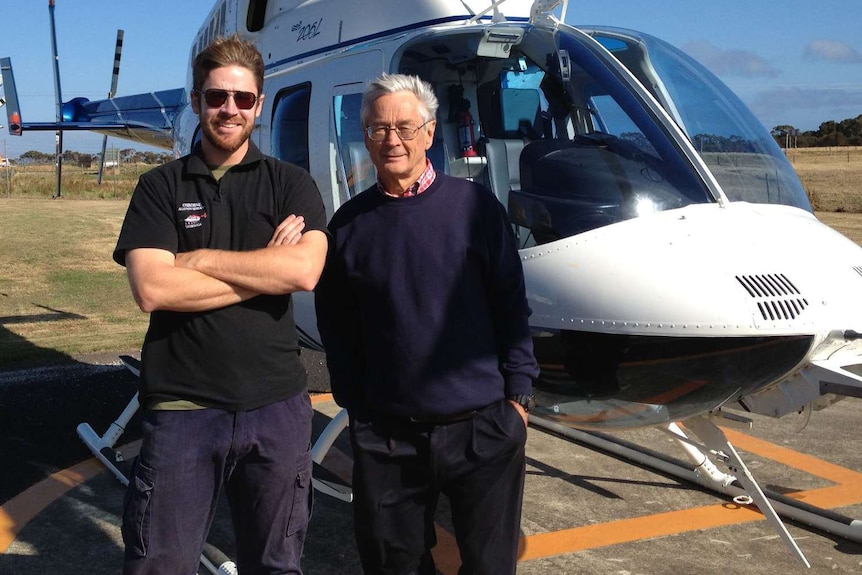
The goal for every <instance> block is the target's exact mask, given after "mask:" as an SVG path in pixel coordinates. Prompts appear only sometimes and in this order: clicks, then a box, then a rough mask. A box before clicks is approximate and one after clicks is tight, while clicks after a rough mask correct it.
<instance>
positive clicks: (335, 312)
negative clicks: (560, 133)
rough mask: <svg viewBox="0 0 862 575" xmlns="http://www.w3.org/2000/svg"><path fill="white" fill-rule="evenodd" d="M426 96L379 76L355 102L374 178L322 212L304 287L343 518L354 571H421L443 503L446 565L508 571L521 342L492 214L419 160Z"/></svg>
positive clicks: (519, 434) (510, 260)
mask: <svg viewBox="0 0 862 575" xmlns="http://www.w3.org/2000/svg"><path fill="white" fill-rule="evenodd" d="M436 111H437V99H436V97H435V96H434V92H433V90H432V88H431V86H430V85H428V84H427V83H426V82H423V81H422V80H420V79H419V78H416V77H413V76H403V75H384V76H382V77H381V78H378V79H377V80H375V81H374V82H372V83H371V84H370V87H369V88H368V90H367V91H366V92H365V94H364V96H363V101H362V110H361V119H362V124H363V128H364V129H365V134H366V135H365V145H366V147H367V149H368V153H369V154H370V156H371V160H372V162H373V163H374V165H375V167H376V168H377V174H378V181H377V184H376V185H375V186H373V187H371V188H369V189H368V190H365V191H364V192H362V193H361V194H359V195H358V196H356V197H355V198H354V199H352V200H350V201H349V202H347V203H346V204H345V205H344V206H342V207H341V209H339V210H338V212H337V213H336V214H335V216H334V217H333V219H332V221H331V222H330V225H329V230H330V233H331V234H332V244H331V247H330V252H329V257H328V259H327V265H326V269H325V271H324V274H323V277H322V278H321V281H320V284H319V285H318V287H317V290H316V292H315V293H316V302H317V314H318V328H319V330H320V335H321V338H322V341H323V344H324V346H325V348H326V358H327V364H328V367H329V370H330V376H331V385H332V390H333V392H334V394H335V399H336V401H337V402H338V403H339V405H341V406H343V407H345V408H346V409H347V410H348V413H349V415H350V438H351V444H352V447H353V456H354V468H353V492H354V525H355V535H356V540H357V544H358V547H359V554H360V557H361V560H362V565H363V569H364V571H365V573H366V574H369V575H370V574H373V575H382V574H385V575H390V574H391V575H408V574H420V575H433V574H434V573H435V572H436V571H435V568H434V562H433V560H432V558H431V553H430V551H431V548H432V547H433V545H434V543H435V536H434V525H433V520H434V511H435V508H436V505H437V501H438V498H439V494H440V493H443V494H445V495H446V496H447V497H448V498H449V501H450V503H451V509H452V522H453V525H454V527H455V538H456V540H457V542H458V547H459V549H460V552H461V559H462V562H463V566H462V568H461V570H460V571H459V573H460V574H461V575H478V574H488V575H491V574H493V575H506V574H513V573H514V572H515V564H516V561H517V550H518V539H519V536H520V518H521V500H522V496H523V486H524V466H525V462H524V443H525V441H526V436H527V434H526V428H527V413H526V410H527V409H529V405H530V403H529V402H530V398H531V395H530V394H531V390H532V382H533V380H534V379H535V378H536V376H537V375H538V367H537V365H536V361H535V359H534V357H533V353H532V339H531V335H530V328H529V325H528V323H527V318H528V316H529V314H530V310H529V308H528V306H527V301H526V296H525V287H524V277H523V271H522V269H521V262H520V259H519V257H518V253H517V249H516V247H515V240H514V236H513V234H512V230H511V227H510V225H509V223H508V218H507V217H506V213H505V211H504V209H503V207H502V206H501V205H500V203H499V202H498V201H497V199H496V198H495V197H494V196H493V195H492V194H491V193H490V192H489V191H488V190H486V189H485V188H482V187H480V186H478V185H476V184H474V183H472V182H468V181H466V180H461V179H456V178H451V177H448V176H446V175H444V174H442V173H436V172H435V171H434V169H433V167H432V166H431V163H430V161H429V160H428V159H427V158H426V156H425V153H426V150H427V149H428V148H429V147H430V146H431V144H432V142H433V138H434V129H435V120H434V117H435V114H436Z"/></svg>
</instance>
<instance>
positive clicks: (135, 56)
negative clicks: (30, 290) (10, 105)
mask: <svg viewBox="0 0 862 575" xmlns="http://www.w3.org/2000/svg"><path fill="white" fill-rule="evenodd" d="M370 1H374V0H346V2H354V3H357V4H361V3H362V2H370ZM489 2H490V0H489ZM212 6H213V2H212V1H211V0H147V2H142V1H138V0H134V1H132V0H126V1H119V2H118V1H117V0H55V9H54V19H55V24H56V29H57V45H58V55H59V60H58V61H59V66H60V76H61V87H62V95H63V99H64V100H69V99H71V98H73V97H77V96H83V97H86V98H89V99H102V98H105V97H107V93H108V91H109V90H110V86H111V72H112V69H113V61H114V44H115V42H116V36H117V29H122V30H124V46H123V54H122V61H121V65H120V76H119V84H118V90H117V95H118V96H123V95H128V94H136V93H140V92H149V91H155V90H166V89H171V88H179V87H182V86H184V85H185V82H186V77H187V71H188V67H189V61H188V60H189V49H190V47H191V44H192V40H193V38H194V36H195V34H196V33H197V30H198V28H199V26H200V25H201V23H202V22H203V21H204V19H205V18H206V17H207V15H208V14H209V11H210V9H211V8H212ZM565 20H566V22H567V23H569V24H574V25H577V24H594V25H599V24H601V25H612V26H618V27H623V28H631V29H635V30H639V31H641V32H646V33H648V34H651V35H653V36H657V37H659V38H661V39H663V40H665V41H667V42H669V43H671V44H673V45H674V46H677V47H679V48H682V49H683V50H685V51H686V52H688V53H689V54H690V55H691V56H693V57H694V58H696V59H697V60H699V61H700V62H701V63H703V64H705V65H706V66H707V67H708V68H710V69H711V70H712V71H713V72H714V73H716V74H717V75H718V77H719V78H721V79H722V80H723V81H724V82H725V83H726V84H727V85H728V86H729V87H730V88H731V89H732V90H733V91H734V92H736V94H737V95H739V96H740V97H741V98H742V100H743V101H744V102H745V103H746V104H747V105H748V106H749V107H750V108H751V109H752V111H753V112H754V114H755V115H756V116H757V117H758V119H760V121H761V122H762V123H763V125H764V126H766V127H767V128H768V129H771V128H773V127H775V126H778V125H791V126H794V127H796V128H799V129H800V130H803V131H806V130H816V129H817V128H818V127H819V126H820V124H821V123H823V122H825V121H829V120H836V121H840V120H844V119H847V118H855V117H856V116H859V115H860V114H862V33H860V27H859V23H860V22H862V1H860V0H820V1H813V0H721V1H714V2H703V1H698V2H694V1H692V0H662V1H661V2H652V1H648V0H614V1H596V0H594V1H593V2H585V1H583V0H570V2H569V6H568V9H567V14H566V18H565ZM0 22H3V29H2V33H0V57H10V58H11V59H12V66H13V69H14V72H15V80H16V84H17V86H18V96H19V99H20V100H21V111H22V116H23V117H24V120H25V121H52V120H53V119H54V118H55V115H56V110H55V104H54V75H53V74H54V72H53V60H52V56H51V33H50V17H49V10H48V1H47V0H0ZM0 90H2V87H0ZM0 124H4V125H5V124H6V120H5V114H0ZM101 145H102V136H100V135H97V134H89V133H66V134H65V135H64V147H65V148H66V149H70V150H74V151H78V152H85V153H93V154H95V153H98V152H99V150H100V149H101ZM108 146H109V149H110V148H112V147H113V148H127V147H130V146H131V144H130V143H129V142H127V141H125V140H121V139H116V138H109V139H108ZM133 147H139V146H133ZM140 148H141V149H149V148H143V147H140ZM28 150H38V151H42V152H49V153H50V152H53V151H54V136H53V132H52V133H35V132H34V133H29V134H27V133H25V135H24V136H20V137H17V136H10V135H9V134H8V130H7V129H6V128H5V127H4V128H3V129H2V130H0V155H2V156H8V157H11V158H16V157H18V156H19V155H20V154H22V153H24V152H26V151H28Z"/></svg>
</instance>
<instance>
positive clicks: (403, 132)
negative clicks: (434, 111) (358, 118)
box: [365, 120, 434, 142]
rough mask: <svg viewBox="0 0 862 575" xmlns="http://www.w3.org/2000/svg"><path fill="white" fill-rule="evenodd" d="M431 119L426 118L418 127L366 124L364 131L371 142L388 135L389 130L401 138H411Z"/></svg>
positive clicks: (380, 139) (379, 140) (381, 139)
mask: <svg viewBox="0 0 862 575" xmlns="http://www.w3.org/2000/svg"><path fill="white" fill-rule="evenodd" d="M433 121H434V120H428V121H427V122H425V123H424V124H422V125H421V126H419V127H418V128H407V127H404V126H399V127H397V128H390V127H389V126H368V127H367V128H365V133H366V134H368V139H369V140H371V141H373V142H382V141H383V140H385V139H386V138H388V137H389V132H395V135H396V136H398V137H399V138H400V139H401V140H412V139H413V138H415V137H416V134H418V133H419V130H421V129H422V128H424V127H425V126H426V125H427V124H429V123H431V122H433Z"/></svg>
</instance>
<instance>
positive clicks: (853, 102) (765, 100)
mask: <svg viewBox="0 0 862 575" xmlns="http://www.w3.org/2000/svg"><path fill="white" fill-rule="evenodd" d="M754 101H755V102H756V103H757V104H758V105H762V106H773V107H775V106H776V104H779V107H792V108H808V109H824V108H836V107H840V108H862V87H858V88H802V87H794V86H781V87H776V88H772V89H769V90H765V91H763V92H760V93H759V94H758V95H757V97H756V98H755V100H754ZM836 119H839V120H841V119H843V118H836Z"/></svg>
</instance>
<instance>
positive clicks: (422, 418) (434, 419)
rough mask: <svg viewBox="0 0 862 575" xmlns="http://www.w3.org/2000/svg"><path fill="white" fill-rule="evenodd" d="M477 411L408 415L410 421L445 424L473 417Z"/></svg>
mask: <svg viewBox="0 0 862 575" xmlns="http://www.w3.org/2000/svg"><path fill="white" fill-rule="evenodd" d="M477 413H479V410H477V409H471V410H470V411H463V412H461V413H452V414H447V415H413V416H410V417H408V418H407V419H409V420H410V422H411V423H426V424H431V425H446V424H447V423H457V422H459V421H467V420H468V419H473V418H474V417H475V416H476V414H477Z"/></svg>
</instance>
